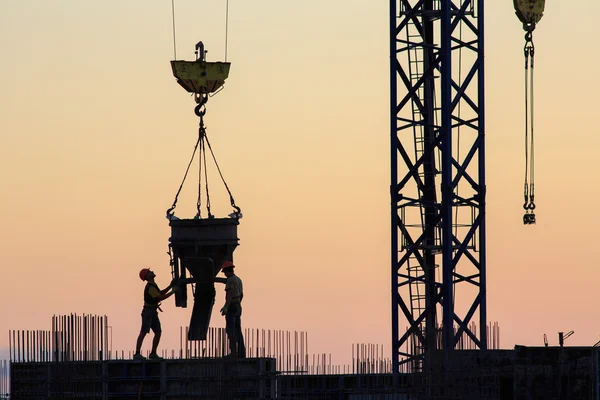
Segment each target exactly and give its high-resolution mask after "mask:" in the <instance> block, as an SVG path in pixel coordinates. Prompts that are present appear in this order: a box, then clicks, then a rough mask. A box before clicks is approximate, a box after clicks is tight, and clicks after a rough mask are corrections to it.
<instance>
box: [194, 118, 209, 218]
mask: <svg viewBox="0 0 600 400" xmlns="http://www.w3.org/2000/svg"><path fill="white" fill-rule="evenodd" d="M203 130H204V117H200V127H199V129H198V140H199V141H200V152H199V153H198V158H199V160H198V199H197V200H196V216H195V217H194V218H196V219H198V218H201V217H202V211H201V208H202V154H203V153H204V138H203ZM205 173H206V168H205Z"/></svg>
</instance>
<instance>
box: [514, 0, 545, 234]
mask: <svg viewBox="0 0 600 400" xmlns="http://www.w3.org/2000/svg"><path fill="white" fill-rule="evenodd" d="M545 2H546V0H513V3H514V7H515V13H516V14H517V17H518V18H519V20H520V21H521V22H522V23H523V30H524V31H525V47H524V49H523V51H524V54H525V183H524V185H523V197H524V202H523V209H524V210H525V214H524V215H523V223H524V224H525V225H531V224H535V214H534V210H535V193H534V188H535V157H534V156H535V148H534V137H533V133H534V129H533V126H534V120H533V117H534V114H533V71H534V70H533V67H534V56H535V47H534V45H533V31H534V30H535V27H536V25H537V23H538V22H540V20H541V19H542V16H543V15H544V6H545Z"/></svg>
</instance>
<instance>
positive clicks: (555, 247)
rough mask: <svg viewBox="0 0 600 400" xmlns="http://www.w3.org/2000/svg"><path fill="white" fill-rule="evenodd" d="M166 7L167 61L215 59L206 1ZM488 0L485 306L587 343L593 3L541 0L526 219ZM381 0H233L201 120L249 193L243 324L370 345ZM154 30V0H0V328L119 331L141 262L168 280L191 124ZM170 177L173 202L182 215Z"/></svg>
mask: <svg viewBox="0 0 600 400" xmlns="http://www.w3.org/2000/svg"><path fill="white" fill-rule="evenodd" d="M175 4H176V22H177V56H178V58H179V59H190V60H191V59H193V57H194V54H193V47H194V45H195V43H196V42H197V41H198V40H202V41H204V43H205V45H206V48H207V50H208V58H209V60H213V61H216V60H222V59H223V57H224V41H225V23H224V13H225V1H224V0H212V1H191V0H176V2H175ZM486 6H487V9H486V13H487V19H486V28H487V32H486V40H487V42H486V50H487V53H486V72H487V77H486V82H487V87H486V91H487V98H486V100H487V104H486V106H487V113H486V117H487V184H488V186H487V187H488V202H487V215H488V224H487V226H488V230H487V237H488V242H487V248H488V266H487V267H488V293H487V298H488V315H489V318H490V320H492V321H498V322H499V323H500V327H501V345H502V347H505V348H511V347H513V346H514V344H515V343H517V344H526V345H541V344H542V337H543V334H544V333H546V334H548V336H549V338H550V341H551V343H554V344H555V343H556V341H557V340H556V332H558V331H568V330H575V335H574V336H572V337H571V338H569V340H568V343H569V344H580V345H592V344H594V343H595V342H596V341H597V340H598V339H600V322H598V320H597V319H596V318H595V316H596V312H597V305H596V303H597V300H598V297H599V296H600V295H598V289H597V286H598V283H597V282H598V280H599V278H600V271H599V270H598V268H597V267H596V265H597V260H598V259H599V258H600V246H598V244H597V243H596V229H597V227H598V226H600V211H599V209H598V207H597V205H596V204H595V201H596V200H597V197H598V193H599V192H598V183H599V182H600V179H599V173H598V168H597V161H596V153H597V151H598V150H597V149H598V148H599V147H600V135H599V133H600V132H599V128H598V125H597V122H596V118H595V117H594V115H596V101H597V94H598V92H599V91H600V79H599V78H598V76H597V66H598V64H599V62H600V55H599V53H598V46H599V45H598V42H597V38H598V23H597V21H596V17H597V15H598V14H599V13H600V3H598V2H595V1H591V0H587V1H581V2H578V3H577V6H576V7H573V6H569V5H568V4H567V2H564V1H562V2H559V1H548V2H547V5H546V14H545V16H544V18H543V20H542V21H541V23H540V24H539V25H538V29H537V30H536V32H535V34H534V40H535V44H536V80H535V94H536V104H535V107H536V108H535V111H536V204H537V206H538V208H537V210H536V215H537V219H538V223H537V225H535V226H524V225H523V224H522V219H521V218H522V214H523V210H522V208H521V206H522V202H523V194H522V191H523V174H524V172H523V169H524V144H523V142H524V125H523V124H524V122H523V113H524V111H523V92H524V88H523V85H524V83H523V44H524V43H523V31H522V28H521V24H520V23H519V21H518V20H517V18H516V16H515V15H514V11H513V5H512V1H509V0H503V1H499V0H493V1H488V2H486ZM387 14H388V3H387V1H379V0H350V1H348V0H344V1H342V0H327V1H323V0H303V1H296V2H292V1H282V0H255V1H251V2H249V1H236V0H231V1H230V29H229V43H228V45H229V52H228V53H229V54H228V61H231V62H232V67H231V73H230V78H229V79H228V81H227V84H226V87H225V90H223V91H222V92H221V93H220V94H218V95H217V96H215V97H214V98H212V99H211V100H210V101H209V104H208V113H207V116H206V125H207V130H208V135H209V138H210V139H211V144H212V146H213V149H214V150H215V152H216V156H217V159H218V160H219V163H220V165H221V167H222V170H223V173H224V174H225V177H226V179H227V182H228V184H229V186H230V188H231V189H232V191H233V194H234V196H235V198H236V201H237V203H238V204H239V205H240V206H241V207H242V209H243V213H244V218H243V219H242V222H241V225H240V227H239V236H240V239H241V240H240V247H238V249H237V250H236V253H235V255H236V264H237V265H238V274H239V276H240V277H241V278H242V279H243V280H244V286H245V297H244V318H243V325H244V326H245V327H248V328H265V329H286V330H304V331H307V332H309V341H310V352H311V353H312V352H314V353H323V352H327V353H332V354H333V362H347V361H348V357H349V355H350V351H351V347H350V346H351V343H356V342H368V343H380V344H384V345H385V346H386V351H388V352H389V342H390V336H391V321H390V320H391V317H390V315H391V310H390V282H389V279H390V272H389V271H390V266H389V262H390V261H389V260H390V254H389V253H390V243H389V241H390V239H389V190H388V187H389V148H388V146H389V126H388V121H389V117H388V115H389V106H388V96H389V71H388V58H389V56H388V15H387ZM172 40H173V39H172V32H171V2H170V1H167V0H162V1H151V2H149V1H141V0H123V1H113V2H105V1H103V2H100V1H93V0H88V1H80V0H57V1H41V0H21V1H12V2H9V1H4V2H2V4H1V5H0V53H1V55H2V56H1V60H2V61H1V62H0V87H1V88H2V89H1V91H0V140H1V142H0V152H1V157H0V179H1V181H0V182H1V183H2V197H1V202H0V217H1V220H2V224H1V226H0V257H1V259H0V282H2V294H3V300H2V302H0V348H5V347H7V346H8V335H7V331H8V330H9V329H46V328H49V324H50V317H51V316H52V315H53V314H65V313H72V312H77V313H96V314H106V315H108V316H109V321H110V323H111V325H112V326H113V332H114V344H113V348H115V349H125V350H129V349H133V347H134V342H135V338H136V335H137V333H138V331H139V323H140V321H139V320H140V317H139V314H140V309H141V301H142V289H143V284H142V283H141V282H140V280H139V278H138V276H137V275H138V271H139V269H140V268H141V267H143V266H151V267H152V268H153V269H154V270H155V271H156V273H157V275H158V276H157V281H158V283H159V284H162V285H163V286H164V285H166V284H167V283H168V282H169V280H170V269H169V265H168V256H167V245H168V237H169V227H168V223H167V220H166V219H165V217H164V214H165V210H166V209H167V208H168V207H169V206H170V205H171V203H172V201H173V197H174V195H175V192H176V190H177V188H178V186H179V183H180V180H181V178H182V176H183V173H184V171H185V167H186V165H187V162H188V159H189V156H190V154H191V151H192V149H193V145H194V143H195V140H196V134H197V119H196V117H195V115H194V113H193V107H194V103H193V101H192V99H191V98H190V97H189V96H188V95H187V94H186V93H185V92H184V91H183V89H182V88H180V87H179V86H178V85H177V84H176V82H175V79H174V78H173V77H172V74H171V69H170V65H169V61H170V60H171V59H172V58H173V47H172V44H173V41H172ZM216 178H217V177H216V176H214V175H213V177H212V180H211V181H212V187H213V190H212V193H213V196H212V199H211V200H212V204H213V211H215V213H216V214H217V215H220V216H223V215H225V214H227V213H229V212H230V207H229V205H228V200H227V197H226V196H225V193H224V191H223V189H222V187H220V186H219V185H218V181H217V179H216ZM189 179H190V180H189V182H188V184H187V185H186V187H185V188H184V191H183V194H182V196H181V198H180V202H179V205H178V208H177V211H178V212H177V214H178V216H180V217H192V216H193V215H194V213H195V207H194V206H195V188H194V184H193V182H194V180H193V176H192V177H191V178H189ZM220 289H221V288H219V290H218V298H217V305H220V304H221V303H222V301H223V293H222V291H221V290H220ZM163 309H164V310H165V312H164V313H162V314H161V318H162V323H163V329H164V334H163V341H162V346H161V347H162V348H169V349H170V348H178V346H179V340H178V334H179V327H180V326H182V325H186V324H187V323H188V321H189V316H190V309H189V308H188V309H181V308H175V307H174V304H173V303H172V302H171V301H168V302H167V304H166V305H165V306H164V307H163ZM212 324H213V326H223V325H224V321H223V319H222V318H221V317H220V316H218V315H217V316H214V317H213V321H212ZM149 345H150V343H149V340H147V343H145V347H148V346H149ZM4 355H6V352H5V351H4Z"/></svg>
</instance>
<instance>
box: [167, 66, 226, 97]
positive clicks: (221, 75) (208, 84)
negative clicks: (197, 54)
mask: <svg viewBox="0 0 600 400" xmlns="http://www.w3.org/2000/svg"><path fill="white" fill-rule="evenodd" d="M230 65H231V63H228V62H207V61H200V60H198V61H171V68H172V69H173V76H174V77H175V78H177V83H179V84H180V85H181V86H182V87H183V88H184V89H185V90H187V91H188V92H190V93H196V94H208V93H214V92H216V91H217V90H218V89H219V88H220V87H221V86H223V84H224V83H225V79H227V77H228V76H229V67H230Z"/></svg>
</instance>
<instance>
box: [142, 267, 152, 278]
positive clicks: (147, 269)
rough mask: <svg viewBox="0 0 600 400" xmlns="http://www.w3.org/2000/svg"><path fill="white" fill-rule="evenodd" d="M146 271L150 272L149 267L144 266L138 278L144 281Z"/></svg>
mask: <svg viewBox="0 0 600 400" xmlns="http://www.w3.org/2000/svg"><path fill="white" fill-rule="evenodd" d="M148 272H150V268H144V269H142V270H141V271H140V279H141V280H143V281H145V280H146V275H148Z"/></svg>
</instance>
